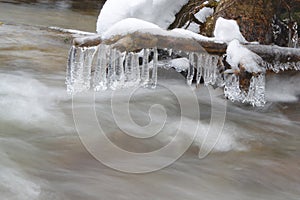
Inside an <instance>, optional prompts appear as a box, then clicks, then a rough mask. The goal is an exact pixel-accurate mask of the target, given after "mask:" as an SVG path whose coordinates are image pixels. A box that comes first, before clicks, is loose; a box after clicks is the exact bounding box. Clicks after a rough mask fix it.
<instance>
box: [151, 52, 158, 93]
mask: <svg viewBox="0 0 300 200" xmlns="http://www.w3.org/2000/svg"><path fill="white" fill-rule="evenodd" d="M157 67H158V51H157V48H154V49H153V67H152V76H151V87H152V88H156V85H157Z"/></svg>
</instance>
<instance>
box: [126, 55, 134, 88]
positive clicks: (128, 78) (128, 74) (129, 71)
mask: <svg viewBox="0 0 300 200" xmlns="http://www.w3.org/2000/svg"><path fill="white" fill-rule="evenodd" d="M132 65H133V53H132V52H130V53H128V54H127V55H126V58H125V87H132V86H133V83H132V79H133V78H132V77H133V72H132Z"/></svg>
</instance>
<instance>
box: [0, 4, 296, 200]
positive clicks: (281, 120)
mask: <svg viewBox="0 0 300 200" xmlns="http://www.w3.org/2000/svg"><path fill="white" fill-rule="evenodd" d="M95 2H96V1H84V2H83V3H82V4H80V3H78V2H77V3H76V2H75V1H74V2H73V1H0V22H3V24H2V23H0V24H1V25H0V108H1V112H0V199H4V200H35V199H37V200H39V199H41V200H56V199H57V200H68V199H70V200H81V199H87V200H94V199H95V200H96V199H97V200H98V199H128V200H129V199H130V200H132V199H137V200H141V199H178V200H179V199H180V200H181V199H216V200H218V199H230V200H232V199H236V200H240V199H245V200H246V199H278V200H282V199H289V200H293V199H295V200H298V199H300V190H299V188H300V180H299V177H300V104H299V102H300V101H299V94H300V90H299V81H300V76H299V74H283V75H282V76H280V77H279V76H272V77H267V85H266V89H267V100H268V101H269V102H268V103H267V104H266V106H265V107H264V108H253V107H251V106H245V105H240V104H235V105H234V104H233V103H230V102H228V106H227V116H226V121H225V125H224V128H223V131H222V134H221V137H220V140H219V141H218V143H217V145H216V146H215V149H214V151H213V152H212V153H211V154H209V156H207V157H205V158H204V159H199V158H198V144H197V143H199V142H200V143H201V140H203V138H202V134H203V133H204V132H205V130H206V129H207V128H208V125H209V121H210V120H209V119H210V117H211V115H212V114H211V111H210V110H211V108H210V107H211V104H210V97H209V95H208V90H207V89H206V88H205V87H204V86H202V85H201V86H200V87H199V88H198V89H196V90H195V92H196V94H197V97H198V103H199V106H200V109H201V117H200V119H201V120H200V129H199V132H198V133H197V135H198V138H197V142H195V143H194V144H193V145H192V146H191V148H190V149H189V150H188V151H187V152H186V153H185V154H184V155H183V156H182V157H181V158H180V159H179V160H178V161H176V162H175V163H174V164H172V165H171V166H169V167H167V168H164V169H162V170H159V171H157V172H153V173H148V174H141V175H135V174H126V173H121V172H118V171H115V170H112V169H110V168H108V167H106V166H104V165H103V164H101V163H100V162H99V161H97V160H96V159H95V158H94V157H93V156H92V155H91V154H89V153H88V151H87V150H86V149H85V147H84V146H83V144H82V143H81V141H80V139H79V135H78V133H77V132H76V130H75V125H74V120H73V115H72V97H71V96H70V95H68V94H67V90H66V86H65V71H66V64H67V57H68V51H69V48H70V36H69V35H67V34H62V33H59V32H55V31H51V30H49V29H46V28H44V27H46V26H60V27H63V28H74V29H80V30H84V31H93V30H95V23H96V18H97V14H98V10H97V9H99V8H100V7H101V5H99V8H97V9H95V8H94V7H93V6H96V5H97V4H96V3H95ZM41 26H43V27H41ZM158 79H159V81H158V82H161V83H164V82H165V83H171V84H172V85H173V86H174V87H175V88H177V89H178V90H179V91H180V90H182V89H184V87H186V86H184V85H185V80H184V79H182V78H181V75H180V74H177V73H171V71H164V70H160V71H159V72H158ZM118 95H119V96H118V97H119V99H118V102H119V103H120V104H121V105H122V103H124V102H125V96H126V90H125V91H124V92H120V94H118ZM110 97H111V92H110V91H105V92H103V91H102V92H99V93H97V96H96V111H97V116H98V118H99V121H101V122H102V124H103V129H105V130H106V132H107V134H108V137H109V138H110V139H111V140H112V141H114V142H115V143H117V144H118V145H119V146H121V147H122V148H124V149H128V150H132V151H136V152H147V151H153V150H154V149H157V148H160V147H161V146H162V145H163V144H165V143H166V142H168V138H169V136H172V133H173V131H175V130H174V129H175V128H174V127H176V123H177V122H178V120H179V116H180V108H179V105H178V102H177V101H176V97H175V96H174V95H172V94H171V93H170V91H168V90H166V89H164V88H159V87H158V88H157V89H155V90H151V89H140V91H138V92H137V94H136V96H134V99H133V100H132V103H131V105H130V112H131V115H132V117H133V119H135V121H136V122H137V123H140V124H144V123H145V122H147V121H148V120H149V117H148V110H149V107H150V106H151V105H153V104H161V105H163V106H164V107H165V110H166V113H167V114H168V120H167V123H166V125H167V129H163V130H162V132H161V133H160V134H161V136H160V137H158V138H153V139H150V140H149V141H146V142H140V141H139V140H133V139H132V138H128V137H125V136H124V135H123V134H122V131H121V130H119V129H118V127H117V125H116V124H115V122H114V119H113V116H112V114H111V110H110V103H111V102H110ZM88 98H89V95H85V94H82V95H80V94H79V96H78V97H77V98H76V101H75V104H74V107H75V109H76V108H87V107H89V106H91V105H90V104H89V99H88ZM222 98H223V95H219V96H218V97H217V101H216V102H217V103H216V104H217V107H218V106H222V105H223V104H221V103H220V102H223V101H222ZM123 100H124V101H123ZM84 110H85V109H83V113H82V114H85V113H84ZM154 114H155V113H154ZM154 117H157V119H159V116H158V115H157V116H156V115H154ZM81 120H83V121H81V122H82V123H84V124H87V125H88V124H90V121H91V119H90V118H89V117H88V116H87V117H83V118H82V119H81ZM196 121H197V120H195V119H188V122H189V123H190V124H191V125H193V124H195V123H196ZM184 131H186V132H189V128H188V129H186V130H184ZM107 156H108V157H112V158H113V157H114V156H115V155H110V154H109V152H108V155H107ZM166 159H167V158H166ZM120 160H121V161H122V158H120Z"/></svg>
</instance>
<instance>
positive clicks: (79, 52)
mask: <svg viewBox="0 0 300 200" xmlns="http://www.w3.org/2000/svg"><path fill="white" fill-rule="evenodd" d="M95 51H96V48H95V47H91V48H76V47H72V48H71V51H70V58H69V62H68V69H67V79H66V84H67V91H68V92H69V93H71V94H76V93H78V92H82V91H86V90H88V89H89V88H90V79H91V65H92V61H93V57H94V53H95Z"/></svg>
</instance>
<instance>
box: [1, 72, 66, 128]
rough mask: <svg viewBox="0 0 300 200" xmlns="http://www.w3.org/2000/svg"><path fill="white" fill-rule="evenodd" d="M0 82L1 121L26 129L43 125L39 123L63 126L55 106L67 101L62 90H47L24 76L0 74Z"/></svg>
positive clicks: (62, 119) (42, 85)
mask: <svg viewBox="0 0 300 200" xmlns="http://www.w3.org/2000/svg"><path fill="white" fill-rule="evenodd" d="M0 79H1V82H0V107H1V113H0V120H1V121H4V122H9V123H14V124H21V125H24V126H26V127H30V126H33V127H36V126H41V127H42V126H43V125H45V124H43V125H42V124H40V125H39V122H50V123H54V124H60V125H61V123H63V121H64V115H63V114H62V112H60V111H59V110H57V103H58V102H59V101H62V100H66V99H68V98H69V97H67V95H66V94H65V91H64V90H63V89H62V88H60V89H58V88H55V87H51V88H49V87H48V86H47V85H45V84H43V83H42V82H40V81H38V80H37V79H35V78H33V77H31V76H30V75H29V74H28V73H24V72H18V73H15V74H7V73H0ZM51 112H52V113H51ZM53 113H55V115H54V114H53Z"/></svg>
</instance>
